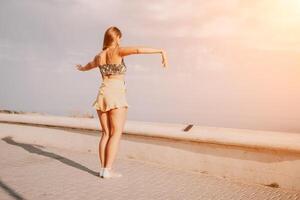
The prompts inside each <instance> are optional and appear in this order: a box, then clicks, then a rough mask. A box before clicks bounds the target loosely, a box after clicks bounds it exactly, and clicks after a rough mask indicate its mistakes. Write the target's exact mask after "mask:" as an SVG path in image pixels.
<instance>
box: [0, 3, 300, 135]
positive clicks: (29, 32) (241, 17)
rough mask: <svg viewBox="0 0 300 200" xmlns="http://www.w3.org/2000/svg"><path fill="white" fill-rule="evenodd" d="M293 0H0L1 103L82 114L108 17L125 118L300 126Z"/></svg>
mask: <svg viewBox="0 0 300 200" xmlns="http://www.w3.org/2000/svg"><path fill="white" fill-rule="evenodd" d="M299 10H300V0H251V1H250V0H222V1H220V0H210V1H206V0H200V1H199V0H187V1H184V3H183V2H182V1H177V2H176V1H170V0H154V1H151V2H150V1H141V0H132V1H121V0H109V1H108V0H107V1H105V0H103V1H99V0H89V1H85V0H64V1H59V0H51V1H50V0H44V1H34V0H26V1H25V0H10V1H1V2H0V61H1V73H0V90H1V92H0V107H1V109H10V110H18V111H28V112H47V113H50V114H58V115H72V114H76V113H91V114H93V115H94V116H96V112H95V110H93V108H92V107H91V105H92V103H93V101H94V99H95V98H96V95H97V90H98V87H99V85H100V83H101V76H100V72H99V70H98V69H97V68H95V69H93V70H90V71H87V72H80V71H77V70H75V67H74V66H75V65H76V64H82V65H83V64H86V63H87V62H88V61H90V59H92V58H93V57H94V55H95V54H96V53H97V52H99V51H100V50H101V48H102V42H103V35H104V32H105V30H106V29H107V28H108V27H110V26H117V27H118V28H119V29H120V30H121V31H122V33H123V38H122V44H121V45H124V46H141V47H151V48H163V49H165V50H166V52H167V55H168V60H169V65H170V68H169V69H167V70H166V69H164V68H162V64H161V57H160V56H159V55H158V54H144V55H132V56H128V57H125V63H126V64H127V66H128V73H127V76H126V84H127V88H128V90H127V99H128V103H129V104H130V106H131V107H130V109H129V112H128V119H129V120H137V121H156V122H182V123H189V124H190V123H194V124H198V125H205V126H220V127H232V128H246V129H262V130H275V131H276V130H278V131H290V132H300V126H299V120H300V107H299V105H298V104H299V101H300V80H299V75H300V59H299V58H300V56H299V54H300V37H299V36H300V26H299V24H300V12H299Z"/></svg>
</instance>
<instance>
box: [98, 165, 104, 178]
mask: <svg viewBox="0 0 300 200" xmlns="http://www.w3.org/2000/svg"><path fill="white" fill-rule="evenodd" d="M103 169H104V168H103V167H101V169H100V172H99V176H100V177H101V178H102V174H103Z"/></svg>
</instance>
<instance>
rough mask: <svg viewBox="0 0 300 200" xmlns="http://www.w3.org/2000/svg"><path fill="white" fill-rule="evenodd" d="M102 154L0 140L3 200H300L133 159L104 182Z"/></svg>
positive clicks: (281, 191)
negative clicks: (99, 173) (99, 172)
mask: <svg viewBox="0 0 300 200" xmlns="http://www.w3.org/2000/svg"><path fill="white" fill-rule="evenodd" d="M98 165H99V162H98V155H97V154H94V153H89V152H84V153H83V152H76V151H71V150H68V149H60V148H53V147H45V146H40V145H31V144H25V143H20V142H16V141H14V138H11V137H4V138H1V140H0V166H1V170H0V199H1V200H11V199H28V200H29V199H30V200H31V199H32V200H35V199H37V200H44V199H51V200H53V199H57V200H59V199H72V200H76V199H80V200H82V199H84V200H89V199H91V200H97V199H99V200H100V199H101V200H109V199H113V200H118V199H122V200H123V199H126V200H127V199H131V200H142V199H147V200H156V199H163V200H168V199H172V200H173V199H174V200H177V199H178V200H184V199H186V200H193V199H203V200H212V199H216V200H223V199H224V200H225V199H226V200H229V199H230V200H235V199H237V200H240V199H241V200H247V199H255V200H260V199H261V200H268V199H272V200H276V199H282V200H288V199H291V200H297V199H299V200H300V191H298V192H296V191H289V190H284V189H281V188H271V187H267V186H261V185H254V184H246V183H241V182H236V181H232V180H228V179H224V178H219V177H214V176H209V175H206V174H200V173H195V172H187V171H182V170H175V169H172V168H168V167H165V166H159V165H156V164H152V163H145V162H141V161H137V160H132V159H117V160H116V161H115V163H114V167H115V169H116V170H117V171H119V172H121V173H122V174H123V177H121V178H114V179H102V178H99V177H98V176H97V174H98Z"/></svg>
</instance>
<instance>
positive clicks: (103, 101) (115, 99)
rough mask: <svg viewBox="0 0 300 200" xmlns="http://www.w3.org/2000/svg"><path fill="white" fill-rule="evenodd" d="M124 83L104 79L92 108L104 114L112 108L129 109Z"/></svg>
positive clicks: (112, 79) (117, 80)
mask: <svg viewBox="0 0 300 200" xmlns="http://www.w3.org/2000/svg"><path fill="white" fill-rule="evenodd" d="M126 93H127V89H126V86H125V82H124V81H123V80H119V79H114V78H111V79H104V80H103V82H102V83H101V85H100V87H99V90H98V94H97V97H96V100H95V101H94V102H93V104H92V107H93V108H95V109H97V110H101V111H102V112H106V111H108V110H110V109H113V108H119V107H127V108H128V107H130V106H129V104H128V102H127V99H126Z"/></svg>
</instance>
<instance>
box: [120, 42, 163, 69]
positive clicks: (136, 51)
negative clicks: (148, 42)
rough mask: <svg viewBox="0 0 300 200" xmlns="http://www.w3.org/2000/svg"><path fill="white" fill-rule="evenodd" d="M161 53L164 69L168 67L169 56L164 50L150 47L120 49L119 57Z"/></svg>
mask: <svg viewBox="0 0 300 200" xmlns="http://www.w3.org/2000/svg"><path fill="white" fill-rule="evenodd" d="M153 53H160V54H161V55H162V63H163V65H164V67H167V56H166V53H165V51H164V50H163V49H154V48H148V47H120V48H119V56H121V57H123V56H128V55H131V54H153Z"/></svg>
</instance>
